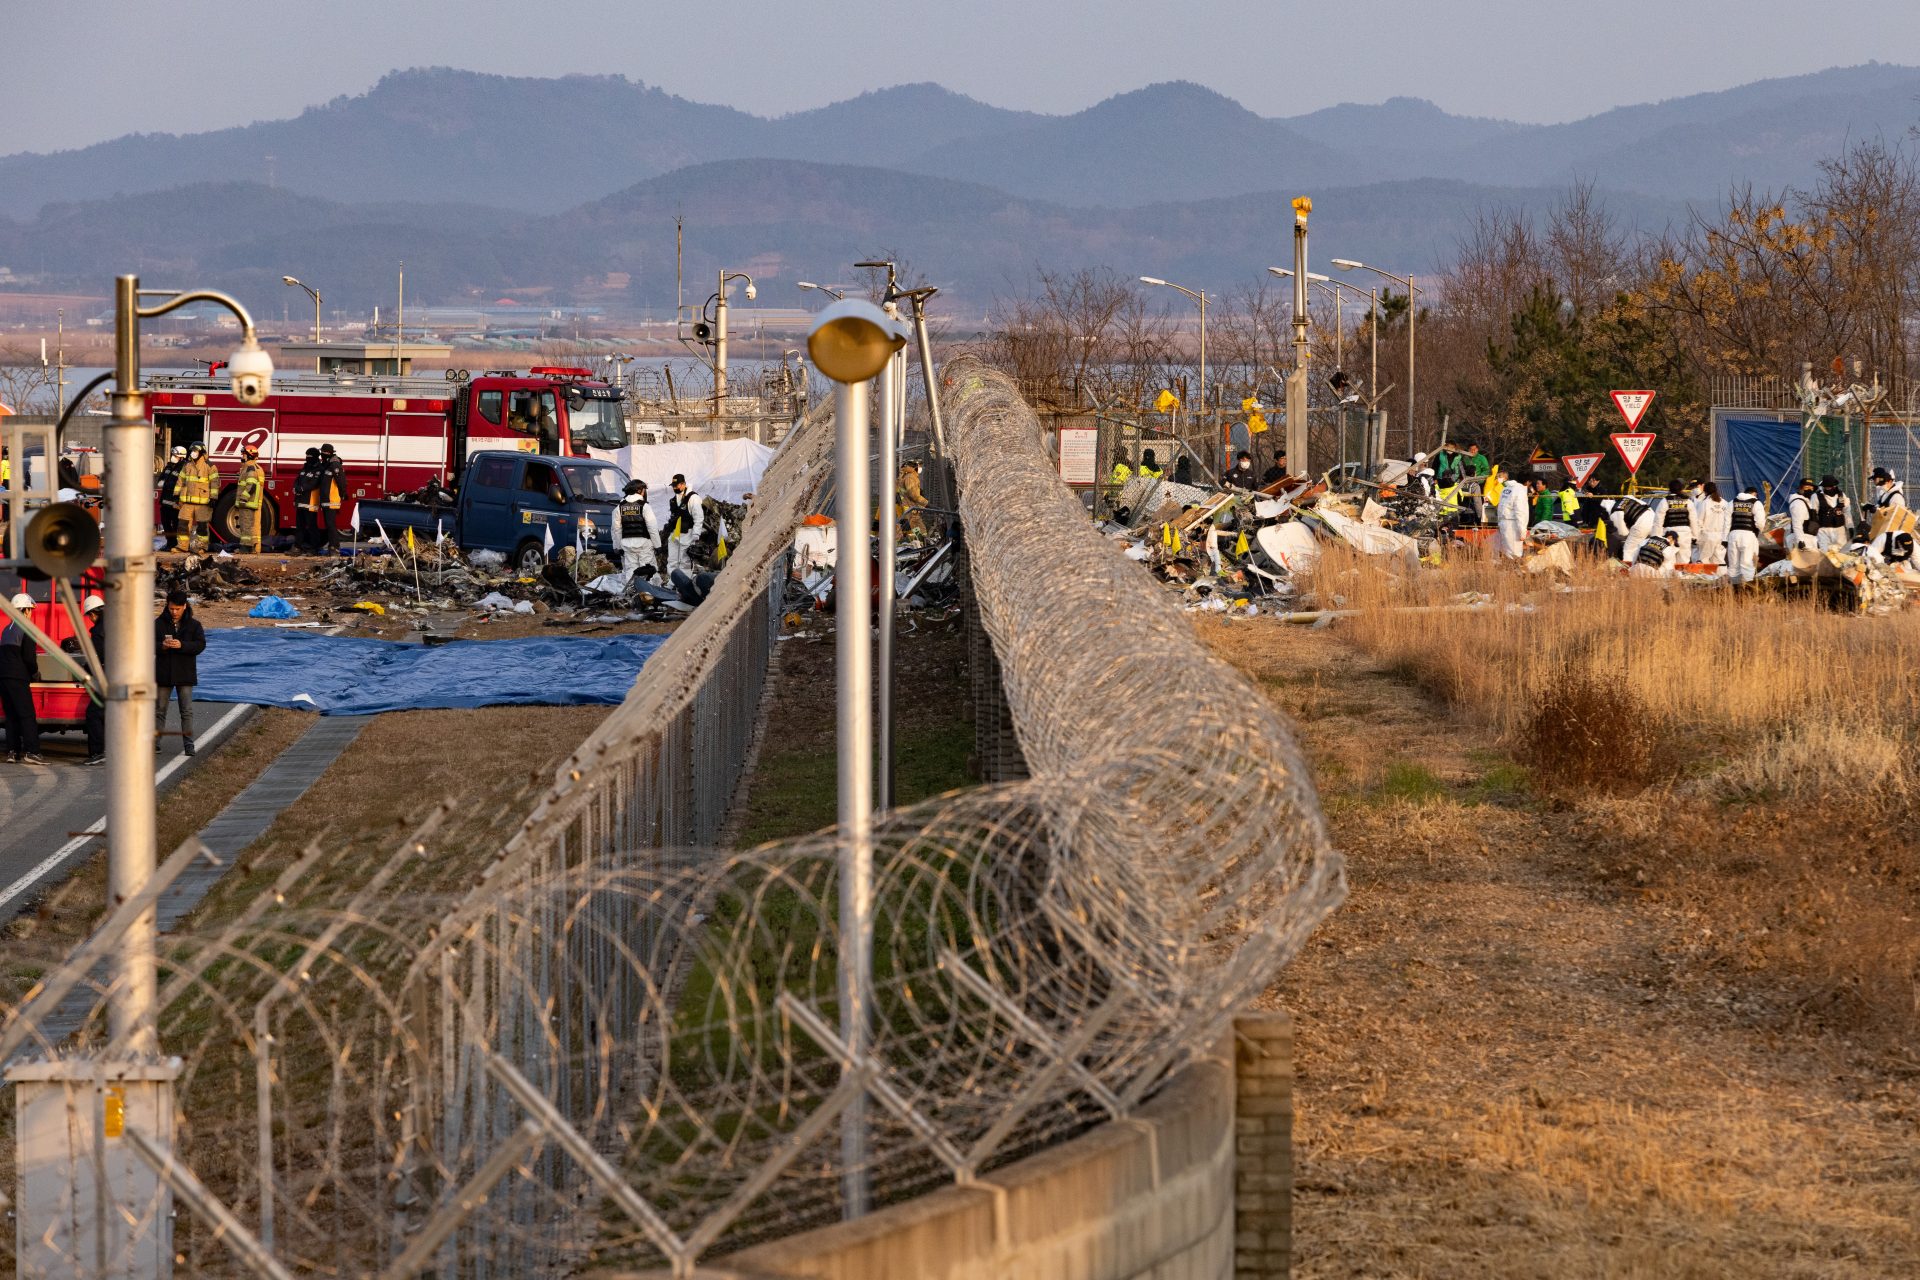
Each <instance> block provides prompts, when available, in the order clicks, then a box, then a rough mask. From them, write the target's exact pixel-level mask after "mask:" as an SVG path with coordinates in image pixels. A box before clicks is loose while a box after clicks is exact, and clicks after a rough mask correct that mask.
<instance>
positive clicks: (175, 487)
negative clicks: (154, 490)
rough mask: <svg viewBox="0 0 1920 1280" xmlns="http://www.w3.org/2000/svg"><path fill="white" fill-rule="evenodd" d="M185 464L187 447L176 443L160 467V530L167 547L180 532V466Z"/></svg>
mask: <svg viewBox="0 0 1920 1280" xmlns="http://www.w3.org/2000/svg"><path fill="white" fill-rule="evenodd" d="M186 465H187V447H186V446H185V445H182V444H177V445H175V446H173V453H172V454H171V455H169V456H168V458H167V465H166V466H164V467H162V468H161V469H160V477H159V490H160V532H161V533H163V534H165V535H166V538H167V545H168V546H169V547H171V546H172V545H173V539H174V535H175V534H177V533H179V532H180V468H182V467H184V466H186Z"/></svg>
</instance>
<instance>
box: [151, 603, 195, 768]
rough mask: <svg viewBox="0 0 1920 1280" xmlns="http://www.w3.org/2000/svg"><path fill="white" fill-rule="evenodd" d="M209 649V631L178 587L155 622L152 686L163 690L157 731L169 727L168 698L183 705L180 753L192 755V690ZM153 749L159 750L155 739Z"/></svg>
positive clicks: (157, 715)
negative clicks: (204, 655)
mask: <svg viewBox="0 0 1920 1280" xmlns="http://www.w3.org/2000/svg"><path fill="white" fill-rule="evenodd" d="M206 647H207V631H206V628H205V627H202V626H201V625H200V619H198V618H196V617H194V616H193V606H192V605H191V604H189V603H188V602H187V593H186V592H184V591H182V590H180V589H179V588H178V587H175V588H174V589H173V590H172V591H171V592H169V593H168V594H167V607H166V608H164V609H162V610H161V611H160V616H159V617H157V618H155V619H154V620H153V683H154V684H155V685H156V686H158V688H159V690H160V706H159V710H158V713H157V714H156V715H155V716H154V725H153V727H154V729H155V730H156V731H162V732H164V731H165V729H166V727H167V699H168V697H169V695H171V696H172V697H174V698H175V699H177V700H178V701H179V703H180V742H181V750H183V751H185V752H186V753H187V754H188V755H192V754H193V686H194V685H196V684H198V683H199V682H200V668H199V664H198V663H197V662H196V661H195V659H196V658H198V657H199V656H200V654H201V652H202V651H203V650H204V649H206ZM153 749H154V750H155V751H158V750H159V749H160V741H159V739H158V738H155V739H154V744H153Z"/></svg>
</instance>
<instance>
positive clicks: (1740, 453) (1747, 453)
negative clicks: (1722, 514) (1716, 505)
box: [1716, 416, 1804, 513]
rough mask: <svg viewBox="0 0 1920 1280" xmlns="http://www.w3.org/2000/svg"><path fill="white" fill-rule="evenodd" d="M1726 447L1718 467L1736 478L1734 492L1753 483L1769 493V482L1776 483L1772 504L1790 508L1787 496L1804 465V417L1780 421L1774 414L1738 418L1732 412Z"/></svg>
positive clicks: (1778, 508) (1774, 507)
mask: <svg viewBox="0 0 1920 1280" xmlns="http://www.w3.org/2000/svg"><path fill="white" fill-rule="evenodd" d="M1723 430H1724V431H1725V433H1726V434H1725V437H1724V438H1725V440H1726V449H1725V452H1724V454H1723V455H1722V457H1721V459H1720V466H1719V467H1718V468H1716V470H1720V471H1722V472H1723V474H1724V477H1725V478H1726V479H1729V480H1731V481H1732V482H1733V484H1734V486H1735V488H1734V491H1733V493H1737V492H1739V490H1740V488H1742V487H1745V486H1748V485H1751V486H1753V488H1754V491H1755V492H1757V493H1765V492H1766V488H1765V486H1767V485H1771V486H1772V487H1773V501H1772V502H1771V503H1770V504H1769V506H1770V509H1771V510H1772V511H1774V512H1776V513H1777V512H1782V511H1785V510H1786V509H1787V496H1788V495H1789V494H1791V493H1792V492H1793V488H1794V486H1795V485H1796V484H1798V483H1799V480H1800V476H1801V473H1802V471H1803V469H1804V468H1803V467H1802V466H1801V465H1800V463H1799V461H1798V459H1799V456H1800V421H1799V419H1797V418H1793V419H1789V420H1788V421H1786V422H1778V421H1775V420H1774V419H1772V418H1736V417H1732V416H1729V417H1728V418H1727V419H1726V421H1725V424H1724V427H1723ZM1721 488H1722V490H1723V493H1722V496H1723V497H1728V498H1731V497H1732V496H1733V493H1727V492H1724V490H1725V488H1726V486H1725V485H1724V484H1723V485H1722V486H1721Z"/></svg>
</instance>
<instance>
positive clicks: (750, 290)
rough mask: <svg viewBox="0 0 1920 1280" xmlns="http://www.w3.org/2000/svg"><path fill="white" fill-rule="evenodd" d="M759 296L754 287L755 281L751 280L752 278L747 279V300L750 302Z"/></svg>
mask: <svg viewBox="0 0 1920 1280" xmlns="http://www.w3.org/2000/svg"><path fill="white" fill-rule="evenodd" d="M757 296H758V295H757V294H756V292H755V290H754V287H753V281H751V280H749V281H747V301H748V302H752V301H753V300H754V298H755V297H757Z"/></svg>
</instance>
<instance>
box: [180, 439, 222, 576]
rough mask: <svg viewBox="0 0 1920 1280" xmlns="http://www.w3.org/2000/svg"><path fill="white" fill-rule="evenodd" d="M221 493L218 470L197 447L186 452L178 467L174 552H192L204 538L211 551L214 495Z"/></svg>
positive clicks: (193, 446)
mask: <svg viewBox="0 0 1920 1280" xmlns="http://www.w3.org/2000/svg"><path fill="white" fill-rule="evenodd" d="M219 490H220V469H219V468H218V467H216V466H214V465H213V463H212V461H211V460H209V459H208V457H207V453H206V450H204V449H202V448H201V447H200V446H199V445H197V444H196V445H191V446H189V447H188V449H187V465H186V466H184V467H182V468H180V482H179V489H178V492H179V495H180V536H179V542H178V545H177V548H176V549H177V550H180V551H195V550H198V549H199V547H200V543H201V536H202V535H203V534H204V535H205V538H206V549H207V550H209V551H211V550H213V529H212V522H213V495H214V494H215V493H217V492H219Z"/></svg>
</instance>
